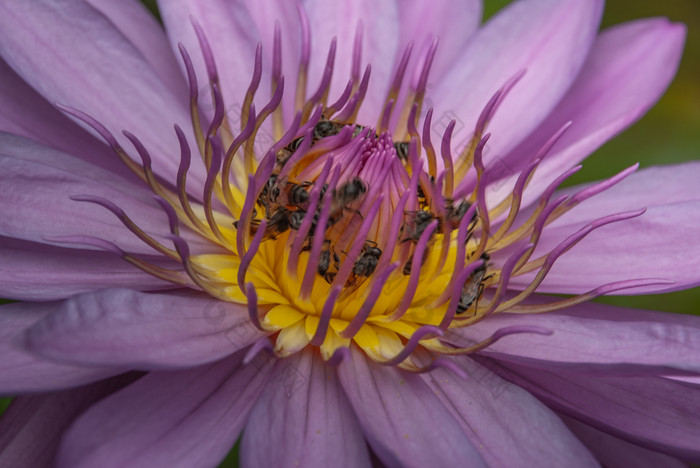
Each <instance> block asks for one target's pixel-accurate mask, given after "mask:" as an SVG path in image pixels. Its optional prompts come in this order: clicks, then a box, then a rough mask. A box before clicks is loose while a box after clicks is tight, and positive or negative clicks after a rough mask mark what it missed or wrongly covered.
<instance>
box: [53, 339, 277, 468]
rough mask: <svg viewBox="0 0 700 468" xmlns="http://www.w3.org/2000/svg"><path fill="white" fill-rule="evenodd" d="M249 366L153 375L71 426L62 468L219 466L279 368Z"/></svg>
mask: <svg viewBox="0 0 700 468" xmlns="http://www.w3.org/2000/svg"><path fill="white" fill-rule="evenodd" d="M241 360H242V355H241V354H240V353H239V355H238V356H232V357H230V358H228V359H224V360H223V361H219V362H217V363H214V364H209V365H206V366H201V367H196V368H194V369H191V370H186V371H173V372H151V373H149V374H148V375H146V376H144V377H143V378H141V379H140V380H138V381H136V382H135V383H133V384H131V385H130V386H128V387H126V388H125V389H123V390H121V391H119V392H117V393H115V394H113V395H111V396H110V397H108V398H105V399H104V400H102V401H100V402H99V403H97V404H96V405H94V406H93V407H92V408H90V409H89V410H88V411H87V412H86V413H84V414H83V415H82V416H81V417H80V418H78V420H77V421H76V422H75V423H74V424H73V425H72V426H71V428H70V430H69V431H68V433H67V434H66V435H65V437H64V438H63V441H62V443H61V447H60V448H59V452H58V457H57V463H56V466H57V467H58V468H64V467H65V468H68V467H70V468H81V467H94V466H99V467H102V468H110V467H115V468H116V467H123V466H129V467H148V468H151V467H154V466H167V467H173V468H174V467H182V468H190V467H193V466H207V467H209V466H212V467H213V466H217V464H218V463H220V462H221V460H223V458H224V457H225V456H226V454H227V453H228V452H229V450H230V449H231V448H232V447H233V444H234V443H235V442H236V439H237V438H238V435H239V434H240V432H241V430H242V429H243V426H244V424H245V421H246V419H247V417H248V413H249V412H250V409H251V408H252V406H253V404H254V403H255V400H256V399H257V396H258V395H259V393H260V391H261V390H262V388H263V386H264V384H265V381H266V380H267V377H268V375H269V371H270V367H271V365H270V364H269V360H262V361H260V362H258V361H253V362H252V363H250V364H248V365H242V363H241ZM256 363H257V364H258V365H256Z"/></svg>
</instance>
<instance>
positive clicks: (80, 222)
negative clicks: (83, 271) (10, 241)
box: [0, 133, 211, 255]
mask: <svg viewBox="0 0 700 468" xmlns="http://www.w3.org/2000/svg"><path fill="white" fill-rule="evenodd" d="M0 168H1V169H2V170H1V171H0V205H2V206H5V207H8V208H9V209H6V210H5V211H4V213H3V216H2V218H1V219H0V235H2V236H6V237H16V238H18V239H23V240H27V241H32V242H39V243H52V244H64V243H65V242H63V241H61V240H59V238H60V237H65V236H92V237H97V238H100V239H104V240H107V241H109V242H112V243H114V244H116V245H117V246H119V247H120V248H122V249H123V250H126V251H128V252H134V253H143V254H147V255H153V254H158V253H157V252H156V251H155V250H154V249H153V248H151V247H149V246H148V245H146V244H145V243H144V242H143V241H142V240H141V239H139V238H138V237H136V236H135V235H134V234H132V233H131V232H130V231H128V230H127V229H126V228H125V227H124V225H123V224H122V222H121V221H119V219H118V218H117V216H115V215H114V214H113V213H111V212H110V211H108V210H107V209H106V208H103V207H102V206H98V205H95V204H93V203H87V202H80V201H75V200H72V199H71V197H75V196H91V197H97V198H102V199H106V200H109V201H110V202H111V203H113V204H114V205H116V206H117V207H118V208H121V209H122V210H124V212H125V213H126V214H127V216H129V217H130V218H131V219H132V220H133V221H134V222H135V223H136V224H137V225H138V226H139V227H140V228H141V229H142V230H143V231H145V232H146V233H148V234H150V235H151V236H152V237H154V238H156V239H157V240H159V241H160V242H161V243H162V244H164V245H167V246H169V247H170V246H171V242H170V241H169V240H168V239H167V238H166V237H165V236H168V235H169V234H170V228H169V226H168V220H167V216H166V214H165V213H164V212H163V210H162V209H161V208H160V206H159V205H158V203H156V201H155V200H154V199H153V193H152V192H151V191H150V190H149V189H148V187H147V186H146V185H145V184H143V185H137V184H135V183H133V182H131V181H129V180H126V179H124V178H122V177H120V176H117V175H114V174H111V173H110V172H108V171H106V170H104V169H102V168H100V167H98V166H93V165H92V164H89V163H87V162H85V161H84V160H81V159H78V158H75V157H73V156H70V155H68V154H65V153H61V152H60V151H57V150H54V149H51V148H49V147H46V146H42V145H40V144H38V143H36V142H33V141H31V140H26V139H24V138H20V137H17V136H14V135H9V134H1V133H0ZM183 235H184V236H185V237H186V238H187V239H188V240H189V241H190V242H191V243H193V249H194V248H196V249H197V250H198V251H199V250H201V249H202V248H204V245H207V244H209V245H210V243H208V242H206V241H204V240H203V239H201V238H199V236H196V235H194V234H192V235H190V234H188V232H187V231H185V230H183ZM205 242H206V243H205ZM202 244H204V245H202ZM210 249H211V247H210Z"/></svg>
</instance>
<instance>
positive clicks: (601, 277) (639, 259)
mask: <svg viewBox="0 0 700 468" xmlns="http://www.w3.org/2000/svg"><path fill="white" fill-rule="evenodd" d="M698 177H700V163H695V162H691V163H686V164H680V165H677V166H663V167H651V168H648V169H644V170H641V171H639V172H637V173H635V174H632V175H631V176H629V177H628V178H627V179H625V180H623V181H622V182H620V183H619V184H618V185H616V186H614V187H612V188H611V189H609V190H607V191H605V192H603V193H601V194H598V195H596V196H594V197H591V198H589V199H588V200H586V201H584V202H583V203H581V204H580V205H579V206H577V207H575V208H574V209H572V210H571V211H570V212H569V213H567V214H565V215H564V216H562V217H561V218H559V219H558V220H556V221H555V222H553V223H552V224H550V225H549V226H547V227H545V229H544V232H543V234H542V237H541V239H540V242H539V244H538V246H537V249H536V251H535V254H534V257H533V258H536V257H538V256H539V255H541V254H546V253H547V252H548V251H550V250H551V249H552V248H553V247H554V246H556V245H557V244H558V243H559V242H561V241H562V240H564V239H565V238H566V237H568V236H569V235H571V234H573V233H574V232H576V231H577V230H578V229H580V228H582V227H583V226H585V225H586V224H588V223H590V222H592V221H594V220H596V219H598V218H601V217H603V216H605V215H608V214H612V213H618V212H624V211H634V210H637V209H640V208H647V211H646V212H645V213H644V214H643V215H641V216H639V217H636V218H633V219H629V220H625V221H621V222H618V223H613V224H610V225H607V226H604V227H602V228H600V229H597V230H595V231H594V232H592V233H591V234H589V235H588V236H587V237H586V238H585V239H583V240H582V241H581V242H579V243H578V244H577V245H576V246H574V247H573V248H572V249H571V250H569V251H568V252H566V253H565V254H563V255H562V256H561V257H560V258H559V259H558V260H557V261H556V263H555V264H554V267H553V268H552V270H551V271H550V272H549V274H548V275H547V277H546V278H545V280H544V282H543V283H542V285H541V286H540V287H539V288H538V291H539V292H552V293H563V294H578V293H583V292H586V291H589V290H592V289H594V288H597V287H599V286H602V285H604V284H607V283H612V282H616V281H623V280H629V279H639V278H660V279H665V280H669V281H673V283H671V284H662V285H656V286H653V285H652V286H646V287H638V288H634V289H625V290H622V291H619V292H618V293H617V294H643V293H645V292H650V291H654V292H661V291H675V290H679V289H686V288H689V287H691V286H695V285H697V284H700V270H699V269H698V265H699V264H700V243H698V242H697V232H696V229H695V226H698V225H700V192H698V190H697V181H698ZM580 189H581V187H575V188H572V189H567V191H566V193H572V192H574V191H578V190H580ZM554 196H555V197H556V196H557V194H555V195H554ZM530 278H531V275H524V276H517V277H515V278H512V279H511V282H510V286H511V287H513V288H515V289H520V288H523V287H525V286H526V285H527V284H529V282H530Z"/></svg>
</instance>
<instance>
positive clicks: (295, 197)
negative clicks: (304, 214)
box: [285, 182, 311, 207]
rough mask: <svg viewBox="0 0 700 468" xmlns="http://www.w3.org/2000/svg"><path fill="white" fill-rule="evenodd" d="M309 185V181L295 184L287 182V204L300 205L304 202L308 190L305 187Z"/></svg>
mask: <svg viewBox="0 0 700 468" xmlns="http://www.w3.org/2000/svg"><path fill="white" fill-rule="evenodd" d="M310 185H311V182H304V183H302V184H295V183H293V182H288V183H287V186H286V187H285V192H286V195H287V204H289V205H292V206H297V207H301V206H303V205H304V204H305V203H306V202H308V201H309V192H308V190H307V188H308V187H309V186H310Z"/></svg>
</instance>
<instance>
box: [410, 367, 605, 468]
mask: <svg viewBox="0 0 700 468" xmlns="http://www.w3.org/2000/svg"><path fill="white" fill-rule="evenodd" d="M452 362H453V363H454V364H455V365H457V366H459V367H460V368H461V369H462V370H463V371H464V372H465V373H466V374H467V375H468V376H469V377H468V378H467V379H466V380H463V379H461V378H459V377H457V376H456V375H455V374H453V373H452V372H450V371H447V370H445V369H437V370H434V371H432V372H430V373H428V374H423V375H422V376H423V379H424V380H425V382H426V383H427V384H428V386H429V387H430V388H432V389H433V390H434V392H435V394H436V395H437V396H438V398H439V399H440V400H441V401H442V402H443V404H444V405H445V407H446V408H450V409H451V410H452V414H454V415H455V416H456V419H457V422H458V423H459V425H460V426H461V427H462V430H463V431H464V433H465V434H467V437H469V440H470V441H471V443H472V445H474V447H476V448H477V449H478V450H479V453H480V454H481V456H482V457H483V459H484V460H485V461H486V463H487V464H488V466H541V465H542V463H543V462H544V461H545V460H546V461H547V463H549V464H551V465H552V466H570V467H575V466H596V464H595V460H593V459H592V457H591V454H590V452H588V450H586V448H585V447H584V446H583V445H582V444H581V442H579V440H578V439H577V438H576V437H574V436H573V435H572V434H571V432H569V431H568V430H567V429H566V427H565V426H564V425H563V424H562V422H561V421H560V420H559V418H558V417H557V416H556V415H555V414H554V413H553V412H552V411H551V410H549V409H548V408H547V407H546V406H544V405H543V404H542V403H540V402H539V401H537V399H535V398H534V397H533V396H532V395H530V394H529V393H527V392H526V391H525V390H523V389H521V388H519V387H518V386H516V385H513V384H511V383H510V382H508V381H506V380H503V379H501V378H500V377H498V376H497V375H496V374H494V373H493V372H491V371H490V370H488V369H486V368H484V367H483V366H481V365H479V364H478V363H476V362H475V361H473V360H472V359H470V358H468V357H466V356H459V357H457V358H455V359H452Z"/></svg>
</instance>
